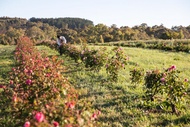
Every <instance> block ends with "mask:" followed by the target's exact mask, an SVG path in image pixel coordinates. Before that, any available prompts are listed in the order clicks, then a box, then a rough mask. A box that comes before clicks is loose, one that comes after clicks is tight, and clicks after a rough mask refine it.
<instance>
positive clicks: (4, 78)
mask: <svg viewBox="0 0 190 127" xmlns="http://www.w3.org/2000/svg"><path fill="white" fill-rule="evenodd" d="M14 49H15V46H3V45H0V84H1V83H7V82H8V80H9V76H8V72H9V71H11V68H12V67H13V66H14V59H13V58H14V56H13V51H14Z"/></svg>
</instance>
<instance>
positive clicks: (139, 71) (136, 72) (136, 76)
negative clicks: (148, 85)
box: [130, 67, 144, 84]
mask: <svg viewBox="0 0 190 127" xmlns="http://www.w3.org/2000/svg"><path fill="white" fill-rule="evenodd" d="M130 76H131V78H130V79H131V83H132V84H140V83H142V82H143V80H144V69H143V68H139V67H136V68H134V69H132V70H131V71H130Z"/></svg>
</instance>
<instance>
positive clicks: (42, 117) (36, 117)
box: [35, 112, 45, 122]
mask: <svg viewBox="0 0 190 127" xmlns="http://www.w3.org/2000/svg"><path fill="white" fill-rule="evenodd" d="M44 118H45V116H44V114H43V113H42V112H38V113H36V115H35V119H36V120H37V121H38V122H42V121H43V120H44Z"/></svg>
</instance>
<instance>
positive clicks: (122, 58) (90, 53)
mask: <svg viewBox="0 0 190 127" xmlns="http://www.w3.org/2000/svg"><path fill="white" fill-rule="evenodd" d="M45 45H46V46H49V47H50V48H52V49H58V48H56V47H57V45H56V44H54V45H49V44H45ZM62 53H63V54H64V55H66V56H69V57H71V58H72V59H74V60H75V62H78V63H83V64H84V65H85V67H86V68H90V69H91V70H94V71H100V70H101V68H106V72H107V74H108V76H109V80H111V81H115V82H117V81H118V76H119V70H121V69H124V68H125V65H127V62H128V56H127V55H126V54H125V53H124V51H123V50H122V48H121V47H115V48H113V49H112V50H111V52H108V51H107V49H106V48H105V47H103V48H99V49H93V48H88V47H87V46H81V47H77V46H75V45H71V44H64V45H63V48H62Z"/></svg>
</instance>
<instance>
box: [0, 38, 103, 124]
mask: <svg viewBox="0 0 190 127" xmlns="http://www.w3.org/2000/svg"><path fill="white" fill-rule="evenodd" d="M14 53H15V67H14V68H12V71H11V73H10V83H9V84H6V85H5V84H4V85H0V89H1V94H0V126H6V127H13V126H24V127H30V126H38V127H61V126H63V127H76V126H77V127H78V126H81V127H89V126H97V125H98V123H97V122H96V119H97V117H98V115H100V113H101V112H100V111H96V110H93V109H91V108H88V110H86V109H87V108H85V107H84V106H83V104H80V105H79V103H78V94H77V91H76V90H75V89H74V88H73V87H72V85H71V84H70V83H69V82H68V81H67V79H66V78H64V77H63V76H62V75H61V71H62V70H63V67H62V65H61V63H62V61H61V60H58V59H57V58H56V57H55V56H54V57H52V58H49V57H47V55H46V54H45V53H42V52H39V51H38V50H37V49H36V48H35V47H34V46H33V43H32V42H31V40H30V39H29V38H27V37H23V38H21V39H20V40H19V41H18V43H17V47H16V50H15V52H14Z"/></svg>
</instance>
